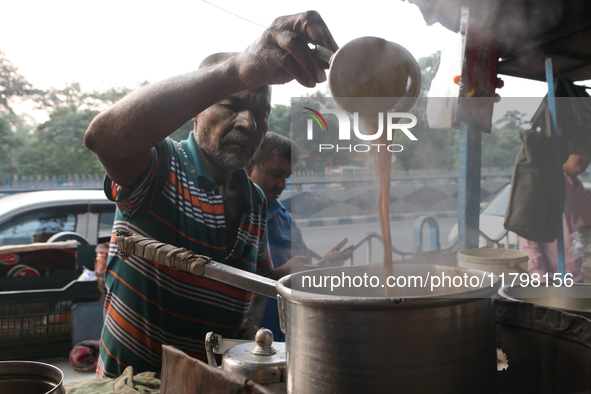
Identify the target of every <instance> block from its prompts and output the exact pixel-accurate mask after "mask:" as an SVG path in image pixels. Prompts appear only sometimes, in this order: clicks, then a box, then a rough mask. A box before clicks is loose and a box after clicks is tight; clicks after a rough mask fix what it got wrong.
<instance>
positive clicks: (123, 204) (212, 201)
mask: <svg viewBox="0 0 591 394" xmlns="http://www.w3.org/2000/svg"><path fill="white" fill-rule="evenodd" d="M233 177H234V178H233V181H234V182H236V184H237V185H239V186H240V187H241V190H248V191H249V195H245V196H244V198H245V199H247V200H248V201H249V204H248V205H249V206H250V209H249V211H248V212H245V213H243V215H242V218H241V224H240V226H239V231H238V235H237V240H236V243H235V245H234V248H233V250H232V251H231V252H230V253H228V252H227V250H226V224H225V216H224V205H223V201H222V195H221V192H220V189H219V188H218V187H217V186H216V184H215V183H214V181H213V179H212V177H211V175H210V174H209V171H208V170H207V167H206V165H205V162H204V160H203V157H202V154H201V152H200V150H199V148H198V147H197V145H196V143H195V140H194V138H193V134H192V133H191V135H190V136H189V138H188V139H187V140H185V141H182V142H181V143H177V142H175V141H172V140H171V139H166V140H164V141H162V142H161V143H160V144H159V145H157V146H156V147H155V148H153V150H152V162H151V165H150V168H149V169H148V170H147V171H146V173H145V174H144V175H143V176H142V177H141V178H140V179H139V180H138V181H137V183H136V184H135V185H133V186H132V187H129V188H122V187H120V186H118V185H116V184H115V183H113V182H112V181H111V180H110V179H109V178H106V179H105V192H106V194H107V196H108V197H109V198H110V199H111V200H113V201H115V202H116V204H117V208H118V209H117V212H116V215H115V222H114V224H113V232H115V231H116V230H119V229H123V230H127V231H132V232H136V233H138V234H141V235H143V236H146V237H149V238H153V239H156V240H158V241H160V242H164V243H169V244H171V245H174V246H178V247H184V248H187V249H189V250H192V251H193V252H195V253H197V254H202V255H205V256H209V257H211V258H212V259H213V260H214V261H217V262H221V263H224V264H227V265H230V266H232V267H235V268H239V269H243V270H245V271H249V272H253V273H254V272H256V273H257V274H260V275H264V276H267V275H269V274H270V273H272V271H273V264H272V263H271V257H270V254H269V249H268V243H267V234H266V220H265V218H266V215H267V204H266V200H265V199H264V194H263V192H262V191H261V190H260V189H259V188H258V187H257V186H255V185H254V184H253V183H252V182H251V181H250V180H249V179H248V177H247V175H246V172H245V171H244V170H239V171H235V172H234V175H233ZM116 252H117V248H116V245H115V242H114V236H113V237H112V238H111V244H110V249H109V261H108V263H107V270H106V272H105V282H106V285H107V289H108V290H107V296H106V298H105V312H104V314H105V325H104V327H103V331H102V335H101V349H100V359H99V363H98V368H97V375H98V377H115V376H118V375H119V374H121V373H122V372H123V370H124V369H125V368H126V367H127V366H130V365H131V366H133V367H134V370H135V371H138V372H144V371H155V372H160V369H161V363H162V348H161V345H162V344H168V345H171V346H174V347H176V348H178V349H180V350H182V351H184V352H186V353H187V354H189V355H190V356H192V357H196V358H200V359H202V360H205V359H206V356H205V347H204V340H205V335H206V334H207V332H209V331H215V332H216V333H217V334H220V335H221V336H222V337H231V336H232V335H233V334H234V332H235V331H236V329H237V328H238V327H239V326H240V324H241V322H242V320H243V319H244V316H245V314H246V312H247V310H248V307H249V305H250V300H251V296H252V294H251V293H249V292H247V291H244V290H242V289H238V288H235V287H232V286H228V285H225V284H222V283H220V282H217V281H213V280H209V279H206V278H203V277H198V276H195V275H192V274H189V273H186V272H182V271H178V270H174V269H172V268H169V267H166V266H163V265H159V264H157V263H155V262H153V261H150V260H146V259H142V258H138V257H135V256H132V257H130V258H128V259H127V260H126V261H125V262H124V261H122V260H121V259H119V258H118V257H117V255H116Z"/></svg>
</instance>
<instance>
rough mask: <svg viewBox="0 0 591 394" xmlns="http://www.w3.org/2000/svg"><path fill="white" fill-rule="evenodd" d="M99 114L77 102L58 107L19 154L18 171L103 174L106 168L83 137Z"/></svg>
mask: <svg viewBox="0 0 591 394" xmlns="http://www.w3.org/2000/svg"><path fill="white" fill-rule="evenodd" d="M97 114H98V111H94V110H85V109H83V110H80V109H78V108H77V107H76V106H75V105H70V106H60V107H57V108H55V109H54V110H53V111H52V112H51V114H50V116H49V120H48V121H47V122H44V123H42V124H41V125H39V126H38V127H37V129H36V130H35V132H34V134H33V136H32V138H30V139H29V141H28V143H27V144H26V145H25V146H24V147H23V148H22V149H21V151H20V154H19V167H18V173H19V174H20V175H25V176H37V175H41V176H53V175H73V174H84V175H100V174H103V173H104V172H103V169H102V167H101V165H100V163H99V162H98V160H97V159H96V157H95V156H94V154H93V153H92V152H91V151H89V150H88V149H86V146H84V142H83V138H84V133H85V132H86V129H87V127H88V125H89V124H90V121H91V120H92V119H93V118H94V117H95V116H96V115H97Z"/></svg>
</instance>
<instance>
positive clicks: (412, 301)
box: [276, 264, 500, 310]
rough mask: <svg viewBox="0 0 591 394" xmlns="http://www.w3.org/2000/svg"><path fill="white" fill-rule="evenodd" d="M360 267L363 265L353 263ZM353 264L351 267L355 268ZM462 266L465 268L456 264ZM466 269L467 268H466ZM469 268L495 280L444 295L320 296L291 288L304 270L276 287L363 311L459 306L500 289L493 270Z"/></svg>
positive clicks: (285, 293) (308, 300)
mask: <svg viewBox="0 0 591 394" xmlns="http://www.w3.org/2000/svg"><path fill="white" fill-rule="evenodd" d="M353 267H360V266H353ZM353 267H352V268H353ZM395 267H416V265H415V266H413V265H411V264H396V265H395ZM421 267H433V268H450V267H444V266H437V265H421ZM455 268H462V267H455ZM465 269H466V268H465ZM331 270H334V268H321V269H318V270H315V271H316V272H318V271H331ZM466 270H470V271H471V272H472V273H474V274H475V275H477V276H479V277H481V276H483V275H486V277H487V278H488V277H489V275H493V277H494V282H493V283H492V285H491V286H484V287H481V288H478V289H473V290H468V291H462V292H458V293H453V294H451V295H452V297H450V294H441V295H426V296H407V297H354V296H336V295H319V294H316V293H312V292H305V291H301V290H293V289H291V288H290V287H289V283H290V282H291V279H292V277H293V276H294V275H300V274H303V273H304V272H300V273H296V274H291V275H287V276H285V277H283V278H281V279H279V280H278V281H277V284H276V289H277V292H278V293H279V295H280V296H281V297H283V298H285V299H286V300H288V301H289V302H293V303H296V304H302V305H308V306H316V307H323V308H333V309H364V310H372V309H374V310H378V309H416V308H432V307H438V306H444V305H456V304H463V303H468V302H473V301H474V300H477V299H489V298H492V297H493V296H494V295H496V294H497V292H498V289H499V288H500V280H499V277H498V276H497V275H495V274H493V273H490V272H487V271H482V270H475V269H466ZM315 295H316V296H315Z"/></svg>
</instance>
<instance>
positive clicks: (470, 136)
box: [458, 122, 482, 251]
mask: <svg viewBox="0 0 591 394" xmlns="http://www.w3.org/2000/svg"><path fill="white" fill-rule="evenodd" d="M481 141H482V133H481V132H480V130H476V129H475V128H474V127H470V126H469V125H468V124H466V123H465V122H460V151H459V166H458V167H459V174H458V251H460V250H464V249H473V248H478V240H479V237H480V230H479V228H480V156H481V149H482V148H481Z"/></svg>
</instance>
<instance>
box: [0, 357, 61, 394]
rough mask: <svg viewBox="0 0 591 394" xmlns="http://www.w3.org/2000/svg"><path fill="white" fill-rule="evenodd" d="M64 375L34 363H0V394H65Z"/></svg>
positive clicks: (50, 367) (47, 365)
mask: <svg viewBox="0 0 591 394" xmlns="http://www.w3.org/2000/svg"><path fill="white" fill-rule="evenodd" d="M63 380H64V374H63V373H62V371H60V370H59V368H57V367H54V366H53V365H49V364H45V363H39V362H34V361H0V393H17V394H65V393H66V391H65V389H64V386H63Z"/></svg>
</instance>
